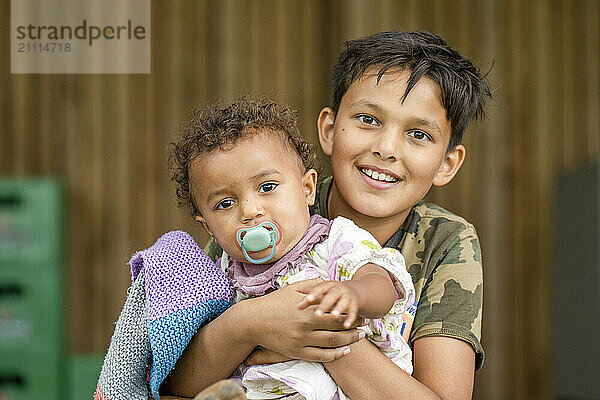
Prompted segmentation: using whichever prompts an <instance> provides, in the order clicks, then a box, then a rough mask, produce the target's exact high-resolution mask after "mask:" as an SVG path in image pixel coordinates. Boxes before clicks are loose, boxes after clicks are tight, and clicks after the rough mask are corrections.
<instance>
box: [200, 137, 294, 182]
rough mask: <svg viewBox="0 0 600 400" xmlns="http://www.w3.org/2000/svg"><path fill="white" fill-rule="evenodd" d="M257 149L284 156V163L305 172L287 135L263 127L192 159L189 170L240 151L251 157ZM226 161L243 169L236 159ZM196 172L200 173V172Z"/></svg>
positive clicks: (233, 166) (234, 166)
mask: <svg viewBox="0 0 600 400" xmlns="http://www.w3.org/2000/svg"><path fill="white" fill-rule="evenodd" d="M257 147H259V148H260V149H261V150H262V149H269V150H272V151H273V152H277V153H279V154H283V155H285V156H284V158H285V160H286V161H287V160H290V161H293V162H295V163H296V164H298V166H299V169H300V172H302V173H304V172H305V168H304V164H303V161H302V157H301V156H300V155H299V154H298V151H297V150H296V149H295V148H294V147H293V146H292V144H291V143H290V141H289V140H288V136H287V133H285V132H282V131H278V130H275V129H272V128H265V127H259V128H249V129H247V130H246V131H244V132H242V135H240V136H239V137H237V138H234V139H232V140H228V141H226V142H225V143H223V144H220V145H218V146H215V147H214V148H212V149H210V150H206V151H203V152H201V153H200V154H198V155H197V156H196V157H194V158H193V160H192V162H191V163H190V168H193V167H194V166H195V165H196V164H198V163H201V160H206V159H214V158H215V156H218V155H219V154H227V153H231V152H239V151H242V152H247V154H249V155H253V154H256V150H257ZM227 160H228V163H229V164H231V165H230V166H229V167H232V168H243V167H244V166H243V165H240V163H238V162H237V160H236V159H227ZM204 167H206V166H204ZM226 167H227V166H226ZM197 172H200V173H201V171H197Z"/></svg>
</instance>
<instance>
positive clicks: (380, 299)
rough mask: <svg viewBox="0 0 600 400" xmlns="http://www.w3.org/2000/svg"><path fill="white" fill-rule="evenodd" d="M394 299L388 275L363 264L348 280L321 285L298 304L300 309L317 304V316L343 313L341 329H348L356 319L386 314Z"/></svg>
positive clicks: (393, 291)
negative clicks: (344, 315)
mask: <svg viewBox="0 0 600 400" xmlns="http://www.w3.org/2000/svg"><path fill="white" fill-rule="evenodd" d="M395 300H396V290H395V288H394V284H393V282H392V278H391V277H390V274H389V273H388V272H387V271H386V270H385V269H384V268H382V267H380V266H378V265H375V264H370V263H369V264H365V265H364V266H362V267H361V268H359V269H358V271H357V272H356V274H355V275H354V277H353V278H352V279H351V280H348V281H343V282H336V281H328V282H323V283H321V284H320V285H318V286H316V287H315V288H314V289H313V290H312V291H311V292H310V293H309V294H308V295H306V297H304V299H303V300H302V301H301V302H300V303H298V307H299V308H300V309H304V308H306V307H308V306H309V305H311V304H319V306H318V307H317V309H316V311H315V312H316V313H317V314H318V315H322V314H324V313H327V312H331V314H333V315H334V316H337V315H341V314H346V319H345V321H344V327H346V328H349V327H350V326H351V325H352V324H353V323H354V321H355V320H356V318H357V316H361V317H363V318H371V319H374V318H381V317H383V316H384V315H385V314H387V313H388V312H389V310H390V309H391V308H392V305H393V304H394V301H395Z"/></svg>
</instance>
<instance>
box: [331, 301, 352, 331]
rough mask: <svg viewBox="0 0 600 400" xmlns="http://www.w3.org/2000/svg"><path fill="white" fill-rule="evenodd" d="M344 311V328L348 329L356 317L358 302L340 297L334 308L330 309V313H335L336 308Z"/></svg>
mask: <svg viewBox="0 0 600 400" xmlns="http://www.w3.org/2000/svg"><path fill="white" fill-rule="evenodd" d="M342 308H343V311H340V314H341V313H342V312H345V313H346V319H345V320H344V328H346V329H348V328H350V327H351V326H352V324H353V323H354V321H356V318H357V317H358V303H357V302H355V301H354V300H352V299H348V298H342V299H341V300H340V301H339V302H338V304H337V305H336V306H335V309H334V310H333V311H332V314H335V313H336V311H337V310H341V309H342Z"/></svg>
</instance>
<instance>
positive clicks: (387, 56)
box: [331, 30, 491, 150]
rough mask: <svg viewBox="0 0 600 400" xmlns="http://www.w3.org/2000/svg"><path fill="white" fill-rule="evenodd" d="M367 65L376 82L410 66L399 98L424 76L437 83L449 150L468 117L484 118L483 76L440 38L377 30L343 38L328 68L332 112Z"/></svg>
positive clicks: (458, 140)
mask: <svg viewBox="0 0 600 400" xmlns="http://www.w3.org/2000/svg"><path fill="white" fill-rule="evenodd" d="M372 66H376V67H378V68H379V72H378V75H377V82H379V80H380V79H381V78H382V76H383V75H384V74H385V73H386V71H387V70H388V69H390V68H401V69H403V70H410V78H409V80H408V85H407V87H406V92H405V93H404V95H403V97H402V101H404V100H405V99H406V96H408V94H409V92H410V91H411V90H412V88H413V87H414V86H415V85H416V83H417V82H418V81H419V79H421V78H422V77H424V76H426V77H428V78H430V79H431V80H433V81H434V82H435V83H436V84H437V85H438V86H439V87H440V90H441V97H442V98H441V102H442V106H443V107H444V108H445V109H446V114H447V115H448V121H450V124H451V127H452V135H451V138H450V143H449V145H448V150H451V149H453V148H454V147H456V146H457V145H458V144H460V143H461V142H462V137H463V134H464V132H465V129H466V128H467V126H468V125H469V122H470V121H471V119H473V118H475V119H481V118H483V117H484V106H485V102H486V100H487V98H491V90H490V86H489V83H488V81H487V79H486V76H482V75H481V74H480V72H479V69H478V68H476V67H475V66H473V64H472V63H471V62H470V61H469V60H467V59H465V58H463V57H462V56H461V55H460V54H458V52H457V51H456V50H454V49H453V48H452V47H450V46H449V45H448V44H447V43H446V42H445V41H444V40H443V39H442V38H440V37H439V36H437V35H434V34H432V33H430V32H427V31H425V30H418V31H414V32H404V31H391V32H379V33H375V34H373V35H370V36H366V37H363V38H360V39H356V40H351V41H348V42H346V48H345V49H344V50H343V51H342V52H341V53H340V56H339V57H338V60H337V63H336V64H335V66H334V67H333V70H332V71H331V84H332V89H333V104H332V108H333V112H334V114H337V112H338V109H339V107H340V103H341V101H342V97H344V94H346V91H347V90H348V88H349V87H350V85H351V84H352V83H353V82H354V81H356V80H357V79H360V78H361V77H362V76H363V74H364V73H365V71H366V70H367V69H368V68H369V67H372ZM486 75H487V74H486Z"/></svg>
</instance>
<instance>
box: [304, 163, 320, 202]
mask: <svg viewBox="0 0 600 400" xmlns="http://www.w3.org/2000/svg"><path fill="white" fill-rule="evenodd" d="M302 188H303V189H304V193H305V195H306V200H307V203H308V205H309V206H312V205H313V204H315V198H316V195H317V171H315V170H314V169H312V168H311V169H309V170H308V171H306V172H305V173H304V176H303V177H302Z"/></svg>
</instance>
